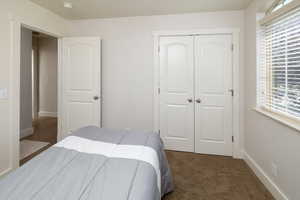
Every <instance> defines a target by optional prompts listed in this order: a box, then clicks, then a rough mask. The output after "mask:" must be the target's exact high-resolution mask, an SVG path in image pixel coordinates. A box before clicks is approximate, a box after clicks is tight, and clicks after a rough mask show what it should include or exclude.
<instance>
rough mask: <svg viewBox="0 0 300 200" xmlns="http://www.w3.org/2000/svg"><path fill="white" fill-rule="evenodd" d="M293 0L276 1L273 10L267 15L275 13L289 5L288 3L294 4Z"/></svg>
mask: <svg viewBox="0 0 300 200" xmlns="http://www.w3.org/2000/svg"><path fill="white" fill-rule="evenodd" d="M292 1H293V0H276V1H275V2H274V4H273V5H272V6H271V8H270V9H269V10H268V11H267V14H270V13H272V12H275V11H277V10H279V9H280V8H282V7H283V6H285V5H287V4H288V3H290V2H292Z"/></svg>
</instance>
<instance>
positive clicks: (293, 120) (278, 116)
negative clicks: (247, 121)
mask: <svg viewBox="0 0 300 200" xmlns="http://www.w3.org/2000/svg"><path fill="white" fill-rule="evenodd" d="M284 1H285V0H277V1H275V2H274V3H273V4H272V6H271V7H270V9H268V11H267V13H268V14H266V16H265V17H264V18H262V19H261V20H260V21H259V22H260V25H261V27H260V28H259V31H258V34H257V39H258V40H257V45H258V48H257V50H258V51H257V54H258V58H259V61H258V62H257V66H258V68H257V70H258V71H257V78H258V79H257V102H256V107H255V108H254V110H255V111H256V112H259V113H261V114H263V115H264V116H267V117H269V118H272V119H274V120H276V121H279V122H281V123H282V124H285V125H287V126H289V127H291V128H293V129H295V130H298V131H300V118H299V117H296V116H294V115H292V114H289V113H288V112H283V111H277V110H273V109H270V108H268V106H267V105H266V103H262V101H261V96H262V95H266V94H262V87H263V86H264V87H266V88H265V89H264V90H265V92H266V93H268V92H269V91H270V90H272V89H271V88H270V85H271V87H272V81H273V79H272V78H270V77H272V75H267V71H270V70H269V69H267V66H266V65H265V64H262V63H261V61H262V60H263V62H266V59H267V58H266V55H264V54H263V53H262V52H263V51H264V50H263V49H262V48H263V46H262V44H263V42H264V41H263V40H264V35H262V32H263V26H266V25H267V24H270V23H271V22H273V21H274V20H276V19H277V18H279V17H281V16H283V15H286V14H289V13H292V12H293V11H295V10H296V9H299V8H300V0H294V1H291V2H288V3H287V4H286V5H283V6H282V7H281V8H279V9H277V10H274V8H276V6H278V4H280V3H284ZM270 11H271V12H270ZM262 65H264V66H265V67H266V69H265V70H266V72H265V74H266V75H265V76H266V77H264V78H265V85H263V86H262V85H261V77H262V75H261V74H260V73H261V71H262V69H261V68H262ZM264 98H265V99H264V100H265V101H269V100H268V99H267V98H271V97H264Z"/></svg>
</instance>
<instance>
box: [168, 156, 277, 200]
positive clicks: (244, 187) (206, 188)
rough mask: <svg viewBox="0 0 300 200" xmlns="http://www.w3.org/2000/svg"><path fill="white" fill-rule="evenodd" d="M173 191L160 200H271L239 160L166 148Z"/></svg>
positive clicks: (248, 169)
mask: <svg viewBox="0 0 300 200" xmlns="http://www.w3.org/2000/svg"><path fill="white" fill-rule="evenodd" d="M167 156H168V159H169V162H170V165H171V169H172V173H173V177H174V182H175V191H174V192H173V193H171V194H169V195H167V196H166V197H165V198H164V199H163V200H275V199H274V198H273V197H272V195H271V194H270V192H268V190H267V189H266V188H265V186H264V185H263V184H262V183H261V182H260V181H259V179H258V178H257V177H256V176H255V174H254V173H253V172H252V171H251V169H250V168H249V167H248V166H247V164H246V163H245V162H244V161H243V160H236V159H233V158H230V157H224V156H209V155H201V154H194V153H183V152H174V151H167Z"/></svg>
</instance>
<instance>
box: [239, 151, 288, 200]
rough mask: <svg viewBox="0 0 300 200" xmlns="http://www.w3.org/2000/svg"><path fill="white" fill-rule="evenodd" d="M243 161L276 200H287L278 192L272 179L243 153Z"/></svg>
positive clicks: (278, 189)
mask: <svg viewBox="0 0 300 200" xmlns="http://www.w3.org/2000/svg"><path fill="white" fill-rule="evenodd" d="M244 160H245V161H246V163H247V164H248V166H249V167H250V168H251V169H252V170H253V171H254V173H255V174H256V176H257V177H258V178H259V179H260V181H261V182H262V183H263V184H264V185H265V186H266V187H267V189H268V190H269V191H270V192H271V194H272V195H273V197H274V198H275V199H277V200H288V198H287V196H286V195H285V194H284V193H283V192H282V191H281V190H280V188H279V187H278V186H277V185H276V184H275V183H274V182H273V181H272V179H271V178H270V177H269V176H268V175H267V174H266V173H265V171H264V170H263V169H262V168H261V167H260V166H259V165H258V164H257V162H255V160H254V159H253V158H252V157H251V156H250V155H249V154H248V153H247V152H245V151H244Z"/></svg>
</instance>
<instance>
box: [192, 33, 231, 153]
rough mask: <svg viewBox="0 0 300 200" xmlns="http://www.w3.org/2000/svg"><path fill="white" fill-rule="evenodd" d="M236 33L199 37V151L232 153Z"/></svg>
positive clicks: (196, 47)
mask: <svg viewBox="0 0 300 200" xmlns="http://www.w3.org/2000/svg"><path fill="white" fill-rule="evenodd" d="M231 45H232V36H231V35H203V36H196V37H195V152H197V153H203V154H217V155H227V156H232V133H233V129H232V94H231V92H230V90H231V89H232V48H231Z"/></svg>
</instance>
